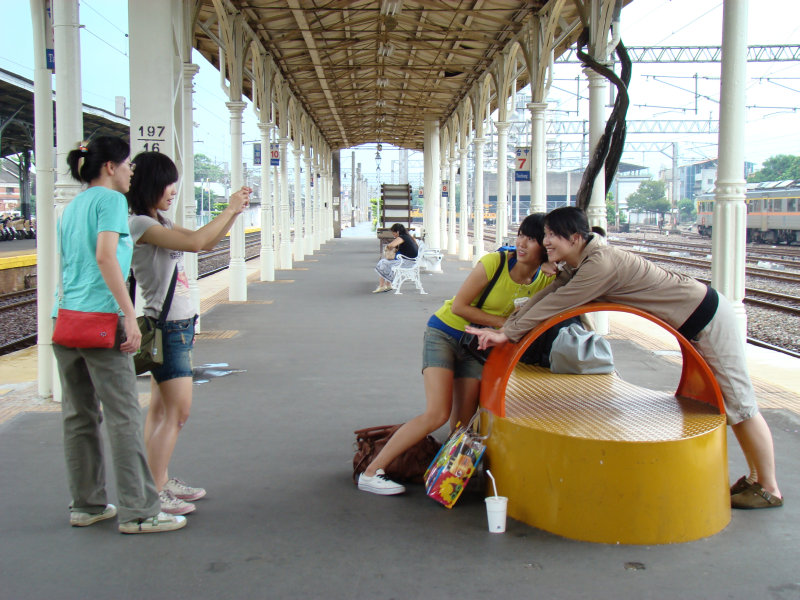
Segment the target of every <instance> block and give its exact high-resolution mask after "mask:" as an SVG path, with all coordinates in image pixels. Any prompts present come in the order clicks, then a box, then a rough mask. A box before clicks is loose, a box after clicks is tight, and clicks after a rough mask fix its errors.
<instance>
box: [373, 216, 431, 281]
mask: <svg viewBox="0 0 800 600" xmlns="http://www.w3.org/2000/svg"><path fill="white" fill-rule="evenodd" d="M392 235H393V236H394V239H393V240H392V241H391V242H389V243H388V244H386V248H385V249H391V250H394V251H395V253H396V254H402V255H403V256H406V257H408V258H417V251H418V250H419V248H418V246H417V242H415V241H414V238H413V237H411V234H410V233H408V231H407V230H406V228H405V226H404V225H402V224H401V223H395V224H394V225H392ZM398 260H399V259H395V258H382V259H380V260H379V261H378V264H377V265H375V270H376V271H377V272H378V287H376V288H375V289H374V290H372V293H373V294H379V293H380V292H388V291H389V290H390V289H392V279H394V272H393V271H392V267H394V266H396V265H397V264H398V262H397V261H398Z"/></svg>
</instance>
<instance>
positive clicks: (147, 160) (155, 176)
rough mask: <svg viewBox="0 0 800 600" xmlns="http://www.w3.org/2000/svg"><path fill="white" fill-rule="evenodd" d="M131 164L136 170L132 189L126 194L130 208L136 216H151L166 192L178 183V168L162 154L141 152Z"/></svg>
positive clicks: (132, 180) (132, 179)
mask: <svg viewBox="0 0 800 600" xmlns="http://www.w3.org/2000/svg"><path fill="white" fill-rule="evenodd" d="M131 163H132V164H133V166H134V170H133V177H132V178H131V188H130V190H128V193H127V194H126V196H127V198H128V206H129V207H130V209H131V212H132V213H133V214H134V215H150V213H151V212H152V210H153V207H154V206H156V205H158V203H159V202H160V200H161V197H162V196H163V195H164V190H166V189H167V188H168V187H169V186H170V185H172V184H173V183H175V182H176V181H178V167H176V166H175V163H174V162H172V159H171V158H170V157H169V156H167V155H166V154H161V152H140V153H139V154H137V155H136V156H135V157H134V159H133V160H132V161H131ZM160 220H161V216H160V215H159V221H160Z"/></svg>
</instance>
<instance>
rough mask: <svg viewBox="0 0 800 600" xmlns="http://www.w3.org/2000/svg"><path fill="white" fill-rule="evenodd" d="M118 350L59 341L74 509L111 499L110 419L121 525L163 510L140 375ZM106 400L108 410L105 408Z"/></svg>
mask: <svg viewBox="0 0 800 600" xmlns="http://www.w3.org/2000/svg"><path fill="white" fill-rule="evenodd" d="M121 335H122V322H121V321H120V324H119V325H118V327H117V341H116V344H115V347H114V348H111V349H103V348H66V347H64V346H59V345H58V344H53V353H54V354H55V356H56V360H57V361H58V374H59V378H60V380H61V387H62V391H63V395H62V401H61V413H62V416H63V421H64V422H63V429H64V453H65V455H66V460H67V477H68V480H69V488H70V493H71V494H72V504H71V510H72V511H76V512H87V513H99V512H101V511H102V510H103V509H104V508H105V506H106V504H107V503H108V501H107V498H106V477H105V464H104V458H103V440H102V437H101V432H100V424H101V423H102V422H103V419H104V418H105V421H106V428H107V431H108V438H109V442H110V444H111V454H112V460H113V465H114V474H115V476H116V479H117V502H118V504H119V506H118V512H117V514H118V518H119V522H120V523H125V522H126V521H133V520H136V519H144V518H147V517H152V516H155V515H156V514H158V513H159V511H160V510H161V508H160V507H161V504H160V502H159V499H158V492H157V491H156V488H155V484H154V483H153V477H152V475H151V474H150V468H149V467H148V466H147V459H146V457H145V451H144V439H143V434H142V414H141V409H140V408H139V398H138V394H137V392H136V374H135V373H134V370H133V361H132V360H131V357H130V355H128V354H124V353H122V352H120V350H119V344H120V339H121ZM101 404H102V407H103V411H102V413H101V411H100V405H101Z"/></svg>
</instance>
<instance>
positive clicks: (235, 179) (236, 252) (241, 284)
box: [225, 100, 247, 302]
mask: <svg viewBox="0 0 800 600" xmlns="http://www.w3.org/2000/svg"><path fill="white" fill-rule="evenodd" d="M225 106H227V107H228V110H229V111H230V113H231V193H233V192H235V191H237V190H238V189H239V188H241V187H242V185H243V184H244V172H243V167H242V113H243V112H244V109H245V106H247V105H246V104H245V103H244V102H242V101H241V100H238V101H232V102H226V103H225ZM230 240H231V242H230V256H231V262H230V266H229V267H228V270H229V271H230V279H229V284H228V300H230V301H231V302H246V301H247V268H246V267H245V264H244V220H243V219H242V218H241V217H239V218H237V219H236V221H235V222H234V224H233V227H231V231H230Z"/></svg>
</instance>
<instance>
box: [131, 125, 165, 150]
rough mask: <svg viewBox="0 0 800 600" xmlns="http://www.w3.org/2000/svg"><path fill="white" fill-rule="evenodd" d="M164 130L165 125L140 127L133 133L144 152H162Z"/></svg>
mask: <svg viewBox="0 0 800 600" xmlns="http://www.w3.org/2000/svg"><path fill="white" fill-rule="evenodd" d="M166 130H167V127H166V125H140V126H139V127H138V128H137V129H136V131H135V132H134V133H135V138H136V141H137V142H139V144H140V145H141V147H142V149H143V150H144V151H145V152H163V151H164V148H163V146H164V142H166V136H165V132H166Z"/></svg>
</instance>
